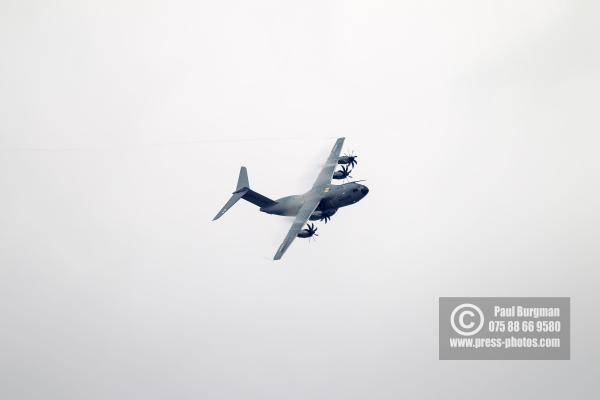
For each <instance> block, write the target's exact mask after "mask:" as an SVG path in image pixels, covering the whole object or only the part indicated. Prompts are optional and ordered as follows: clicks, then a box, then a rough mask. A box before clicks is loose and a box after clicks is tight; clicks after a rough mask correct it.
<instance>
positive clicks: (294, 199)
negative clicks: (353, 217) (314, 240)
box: [260, 182, 369, 216]
mask: <svg viewBox="0 0 600 400" xmlns="http://www.w3.org/2000/svg"><path fill="white" fill-rule="evenodd" d="M314 190H317V189H311V190H309V191H308V192H306V193H304V194H299V195H294V196H286V197H282V198H280V199H277V200H275V204H271V205H268V206H265V207H261V208H260V211H262V212H265V213H267V214H275V215H285V216H294V215H296V214H297V213H298V210H300V207H302V204H304V201H305V199H306V198H308V197H310V196H314V195H315V193H314ZM318 190H322V191H323V193H319V195H320V196H322V199H321V202H320V203H319V205H318V206H317V208H316V211H326V210H332V211H334V210H337V209H338V208H340V207H345V206H349V205H352V204H354V203H356V202H358V201H360V200H361V199H362V198H363V197H365V196H366V195H367V193H369V188H367V187H366V186H365V185H361V184H359V183H356V182H351V183H345V184H343V185H328V186H326V187H325V188H324V189H323V188H321V189H318Z"/></svg>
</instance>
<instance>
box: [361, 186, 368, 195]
mask: <svg viewBox="0 0 600 400" xmlns="http://www.w3.org/2000/svg"><path fill="white" fill-rule="evenodd" d="M360 192H361V193H362V194H363V196H366V195H367V193H369V188H368V187H366V186H363V187H361V188H360Z"/></svg>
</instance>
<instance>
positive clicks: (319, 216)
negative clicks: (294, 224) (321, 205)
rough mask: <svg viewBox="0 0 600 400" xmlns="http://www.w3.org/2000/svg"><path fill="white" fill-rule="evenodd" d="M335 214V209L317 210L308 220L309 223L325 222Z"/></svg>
mask: <svg viewBox="0 0 600 400" xmlns="http://www.w3.org/2000/svg"><path fill="white" fill-rule="evenodd" d="M336 212H337V208H329V209H327V210H317V211H315V212H313V213H312V214H311V216H310V218H309V220H311V221H317V220H320V221H322V220H325V222H327V220H329V219H330V218H331V216H332V215H333V214H335V213H336Z"/></svg>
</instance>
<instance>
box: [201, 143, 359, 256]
mask: <svg viewBox="0 0 600 400" xmlns="http://www.w3.org/2000/svg"><path fill="white" fill-rule="evenodd" d="M344 140H345V138H343V137H341V138H338V139H337V140H336V142H335V144H334V145H333V148H332V149H331V152H330V153H329V157H327V161H326V162H325V165H324V166H323V168H322V169H321V172H320V173H319V175H318V176H317V179H316V180H315V183H314V184H313V186H312V188H310V189H309V190H308V191H307V192H306V193H304V194H299V195H292V196H286V197H282V198H280V199H277V200H271V199H270V198H268V197H266V196H263V195H262V194H260V193H258V192H255V191H254V190H252V189H250V183H249V182H248V170H247V169H246V167H241V168H240V174H239V177H238V182H237V187H236V190H235V191H234V192H233V193H232V196H231V198H230V199H229V201H227V203H225V205H224V206H223V208H222V209H221V211H219V212H218V213H217V215H216V216H215V217H214V218H213V221H215V220H217V219H219V218H221V217H222V216H223V214H225V213H226V212H227V211H228V210H229V209H230V208H231V207H233V205H234V204H235V203H237V201H238V200H239V199H244V200H246V201H248V202H250V203H252V204H255V205H257V206H258V207H260V211H262V212H264V213H267V214H274V215H283V216H293V217H295V219H294V222H293V223H292V227H291V228H290V230H289V232H288V234H287V235H286V237H285V239H283V242H282V243H281V245H280V246H279V248H278V249H277V252H276V253H275V256H274V257H273V259H274V260H280V259H281V257H283V255H284V253H285V252H286V251H287V249H288V248H289V247H290V245H291V244H292V242H293V241H294V239H296V237H301V238H308V237H311V236H313V235H315V236H316V235H317V234H316V233H315V232H316V229H317V228H315V227H314V224H313V225H312V226H311V225H310V224H309V225H308V228H307V229H302V227H303V226H304V224H305V223H306V222H307V221H309V220H310V221H316V220H324V221H325V222H327V221H328V220H329V219H330V218H331V216H332V215H333V214H335V213H336V212H337V210H338V208H340V207H346V206H350V205H352V204H354V203H357V202H358V201H360V200H362V199H363V198H364V197H365V196H366V195H367V193H369V188H367V187H366V186H365V185H361V184H359V183H358V182H361V181H354V182H349V183H344V184H342V185H332V184H331V179H332V178H333V174H334V172H335V168H336V166H337V165H338V164H352V166H354V164H356V160H355V159H356V156H354V155H352V156H342V157H340V152H341V150H342V146H343V145H344Z"/></svg>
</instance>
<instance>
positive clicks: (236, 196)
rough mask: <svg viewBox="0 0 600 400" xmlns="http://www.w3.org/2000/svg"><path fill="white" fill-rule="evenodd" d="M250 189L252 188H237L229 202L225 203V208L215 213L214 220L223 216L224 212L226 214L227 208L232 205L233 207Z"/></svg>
mask: <svg viewBox="0 0 600 400" xmlns="http://www.w3.org/2000/svg"><path fill="white" fill-rule="evenodd" d="M248 190H250V189H242V190H236V191H235V192H233V195H232V196H231V198H230V199H229V201H228V202H227V203H225V205H224V206H223V208H221V211H219V212H218V213H217V215H215V217H214V218H213V221H214V220H217V219H219V218H221V217H222V216H223V214H225V213H226V212H227V210H229V209H230V208H231V207H233V205H234V204H235V203H237V201H238V200H239V199H241V198H242V197H244V195H245V194H246V192H247V191H248Z"/></svg>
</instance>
